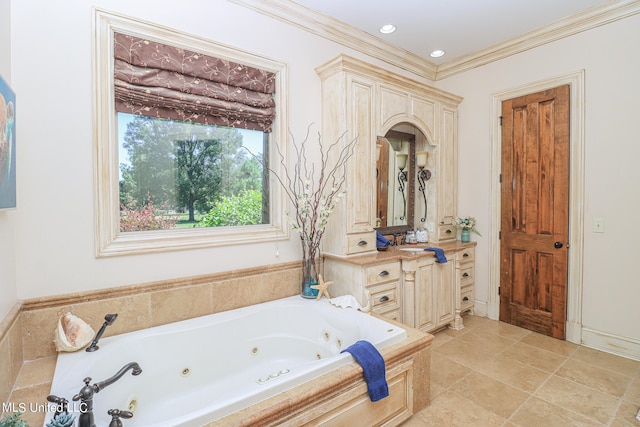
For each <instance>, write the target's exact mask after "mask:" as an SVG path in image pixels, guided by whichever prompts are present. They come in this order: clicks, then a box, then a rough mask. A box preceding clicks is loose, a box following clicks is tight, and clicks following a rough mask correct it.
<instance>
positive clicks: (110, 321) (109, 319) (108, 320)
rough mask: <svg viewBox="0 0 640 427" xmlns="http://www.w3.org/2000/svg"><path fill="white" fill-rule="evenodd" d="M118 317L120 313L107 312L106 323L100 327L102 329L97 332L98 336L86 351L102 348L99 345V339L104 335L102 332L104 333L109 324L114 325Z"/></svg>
mask: <svg viewBox="0 0 640 427" xmlns="http://www.w3.org/2000/svg"><path fill="white" fill-rule="evenodd" d="M117 317H118V313H113V314H107V315H106V316H104V323H103V324H102V326H101V327H100V330H99V331H98V333H97V334H96V337H95V338H94V339H93V341H92V342H91V345H90V346H89V347H87V349H86V350H85V351H88V352H92V351H96V350H97V349H99V348H100V347H98V341H99V340H100V338H101V337H102V334H104V330H105V329H107V326H109V325H112V324H113V322H115V321H116V318H117Z"/></svg>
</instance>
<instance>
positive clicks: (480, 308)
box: [473, 300, 487, 317]
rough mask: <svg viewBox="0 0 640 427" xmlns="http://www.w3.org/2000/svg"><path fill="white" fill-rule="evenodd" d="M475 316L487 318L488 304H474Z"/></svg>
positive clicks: (477, 302) (481, 302)
mask: <svg viewBox="0 0 640 427" xmlns="http://www.w3.org/2000/svg"><path fill="white" fill-rule="evenodd" d="M473 314H474V316H479V317H487V303H486V302H484V301H478V300H476V301H474V302H473Z"/></svg>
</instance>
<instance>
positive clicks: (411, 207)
mask: <svg viewBox="0 0 640 427" xmlns="http://www.w3.org/2000/svg"><path fill="white" fill-rule="evenodd" d="M381 138H391V139H397V140H400V141H407V142H408V143H409V172H410V173H409V174H408V175H407V187H406V188H407V224H406V225H392V226H389V227H378V228H376V230H377V231H379V232H380V234H382V235H391V234H397V233H401V234H402V233H406V232H407V230H413V229H414V216H415V191H416V179H415V177H416V171H415V168H416V136H415V135H412V134H410V133H406V132H400V131H396V130H393V129H391V130H389V131H388V132H387V133H386V134H385V135H384V136H382V137H381ZM395 177H397V174H396V175H395ZM376 180H377V178H376ZM377 188H378V186H377V185H376V200H377V198H378V193H377V192H378V190H377ZM376 204H377V202H376Z"/></svg>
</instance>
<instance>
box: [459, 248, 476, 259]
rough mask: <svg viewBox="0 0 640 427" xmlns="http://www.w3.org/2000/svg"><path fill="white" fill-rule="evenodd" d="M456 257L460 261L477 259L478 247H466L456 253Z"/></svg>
mask: <svg viewBox="0 0 640 427" xmlns="http://www.w3.org/2000/svg"><path fill="white" fill-rule="evenodd" d="M456 257H457V258H456V259H457V260H458V261H460V262H467V261H469V262H471V261H473V260H474V259H476V248H466V249H463V250H461V251H458V252H457V253H456Z"/></svg>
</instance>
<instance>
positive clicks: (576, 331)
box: [565, 321, 582, 344]
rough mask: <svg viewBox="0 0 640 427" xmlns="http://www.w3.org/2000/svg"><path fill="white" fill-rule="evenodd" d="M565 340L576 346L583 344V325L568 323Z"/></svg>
mask: <svg viewBox="0 0 640 427" xmlns="http://www.w3.org/2000/svg"><path fill="white" fill-rule="evenodd" d="M565 328H566V330H565V332H566V333H565V339H566V340H567V341H569V342H572V343H574V344H581V343H582V325H581V324H580V323H575V322H569V321H568V322H567V324H566V326H565Z"/></svg>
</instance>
